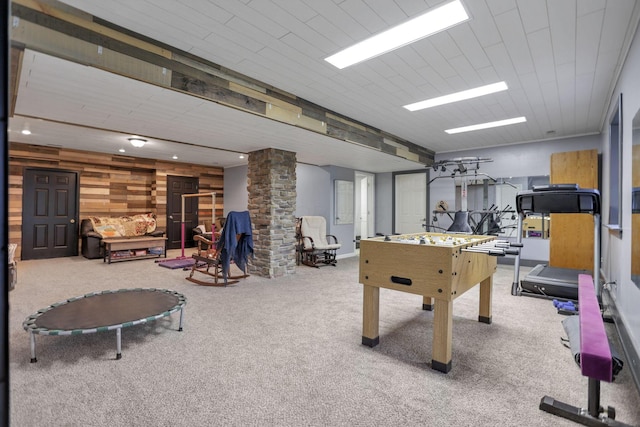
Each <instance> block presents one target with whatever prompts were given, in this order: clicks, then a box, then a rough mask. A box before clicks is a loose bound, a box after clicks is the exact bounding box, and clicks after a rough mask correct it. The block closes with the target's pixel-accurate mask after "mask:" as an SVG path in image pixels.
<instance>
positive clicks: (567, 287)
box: [511, 184, 601, 300]
mask: <svg viewBox="0 0 640 427" xmlns="http://www.w3.org/2000/svg"><path fill="white" fill-rule="evenodd" d="M516 211H517V212H518V225H517V240H516V241H517V242H518V243H521V242H522V222H523V220H524V218H525V216H526V215H527V214H531V213H536V214H543V215H547V214H552V213H555V214H589V215H592V216H593V227H594V244H593V252H594V253H593V277H594V278H596V279H595V280H594V282H595V286H596V294H597V296H598V299H600V296H601V289H600V281H599V280H597V277H598V276H599V273H600V193H599V192H598V190H594V189H583V188H579V187H578V185H576V184H555V185H545V186H538V187H534V188H533V190H529V191H524V192H520V193H518V194H517V195H516ZM579 274H591V272H588V271H585V270H575V269H570V268H561V267H552V266H549V265H545V264H539V265H537V266H536V267H534V268H533V269H532V270H531V271H530V272H529V274H527V275H526V277H525V278H524V279H523V280H522V281H520V280H519V279H520V255H517V256H516V259H515V268H514V277H513V285H512V287H511V295H529V296H539V297H547V298H566V299H571V300H577V299H578V275H579Z"/></svg>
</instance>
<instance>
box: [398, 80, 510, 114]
mask: <svg viewBox="0 0 640 427" xmlns="http://www.w3.org/2000/svg"><path fill="white" fill-rule="evenodd" d="M507 89H508V87H507V84H506V83H505V82H498V83H493V84H490V85H485V86H480V87H476V88H473V89H469V90H463V91H461V92H456V93H450V94H449V95H444V96H439V97H437V98H431V99H427V100H425V101H420V102H414V103H413V104H408V105H405V106H404V108H406V109H407V110H409V111H418V110H424V109H425V108H431V107H436V106H438V105H444V104H450V103H452V102H458V101H464V100H465V99H471V98H477V97H479V96H484V95H489V94H492V93H496V92H501V91H503V90H507Z"/></svg>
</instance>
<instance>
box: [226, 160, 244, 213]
mask: <svg viewBox="0 0 640 427" xmlns="http://www.w3.org/2000/svg"><path fill="white" fill-rule="evenodd" d="M248 206H249V192H248V191H247V166H246V165H244V166H237V167H235V168H226V169H225V170H224V216H225V217H226V216H227V214H228V213H229V212H231V211H240V212H242V211H246V210H247V209H248Z"/></svg>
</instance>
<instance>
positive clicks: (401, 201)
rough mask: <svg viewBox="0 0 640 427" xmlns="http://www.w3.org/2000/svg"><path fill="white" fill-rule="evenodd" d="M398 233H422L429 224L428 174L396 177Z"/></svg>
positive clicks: (409, 174) (396, 225) (410, 174)
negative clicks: (425, 225)
mask: <svg viewBox="0 0 640 427" xmlns="http://www.w3.org/2000/svg"><path fill="white" fill-rule="evenodd" d="M394 185H395V213H396V215H395V217H396V221H395V229H394V231H395V232H396V233H401V234H404V233H421V232H423V231H425V227H424V224H426V223H427V173H426V171H425V172H424V173H423V172H419V173H408V174H398V175H395V184H394Z"/></svg>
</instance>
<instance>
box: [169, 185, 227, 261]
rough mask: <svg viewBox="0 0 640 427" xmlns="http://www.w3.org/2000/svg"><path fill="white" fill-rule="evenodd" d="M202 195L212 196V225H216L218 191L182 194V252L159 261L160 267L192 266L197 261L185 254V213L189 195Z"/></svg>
mask: <svg viewBox="0 0 640 427" xmlns="http://www.w3.org/2000/svg"><path fill="white" fill-rule="evenodd" d="M202 196H210V197H211V199H212V200H211V227H215V223H216V193H215V192H211V193H194V194H182V197H181V200H182V204H181V207H180V209H181V210H180V212H181V217H180V249H181V254H180V256H179V257H176V258H172V259H168V260H164V261H158V265H159V266H160V267H166V268H170V269H176V268H190V267H191V266H192V265H193V263H194V262H195V261H194V259H193V258H191V257H188V258H187V257H185V256H184V242H185V229H184V227H185V215H184V210H185V209H184V205H185V203H184V201H185V199H186V198H187V197H202Z"/></svg>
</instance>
